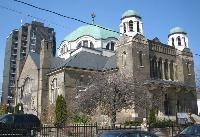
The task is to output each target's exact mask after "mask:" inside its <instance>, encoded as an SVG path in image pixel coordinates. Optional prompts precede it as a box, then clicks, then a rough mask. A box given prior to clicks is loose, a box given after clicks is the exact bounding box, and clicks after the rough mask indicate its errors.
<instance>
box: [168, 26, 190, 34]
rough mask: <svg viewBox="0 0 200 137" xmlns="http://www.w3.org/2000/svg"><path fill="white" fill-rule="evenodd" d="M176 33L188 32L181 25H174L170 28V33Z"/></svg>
mask: <svg viewBox="0 0 200 137" xmlns="http://www.w3.org/2000/svg"><path fill="white" fill-rule="evenodd" d="M175 33H184V34H187V33H186V31H185V30H184V29H183V28H181V27H174V28H172V29H171V30H170V32H169V34H170V35H171V34H175Z"/></svg>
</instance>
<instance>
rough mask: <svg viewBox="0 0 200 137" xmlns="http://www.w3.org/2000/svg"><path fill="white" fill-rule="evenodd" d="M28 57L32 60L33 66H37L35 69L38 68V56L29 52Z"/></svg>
mask: <svg viewBox="0 0 200 137" xmlns="http://www.w3.org/2000/svg"><path fill="white" fill-rule="evenodd" d="M29 55H30V57H31V58H32V60H33V62H34V63H35V65H36V66H37V68H40V55H39V54H38V53H36V52H29Z"/></svg>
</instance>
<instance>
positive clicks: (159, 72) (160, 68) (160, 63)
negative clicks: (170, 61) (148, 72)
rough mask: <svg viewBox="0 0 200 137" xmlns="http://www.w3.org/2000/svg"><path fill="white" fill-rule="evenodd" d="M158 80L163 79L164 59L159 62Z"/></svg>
mask: <svg viewBox="0 0 200 137" xmlns="http://www.w3.org/2000/svg"><path fill="white" fill-rule="evenodd" d="M158 78H159V79H162V58H160V59H159V61H158Z"/></svg>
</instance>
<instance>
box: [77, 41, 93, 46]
mask: <svg viewBox="0 0 200 137" xmlns="http://www.w3.org/2000/svg"><path fill="white" fill-rule="evenodd" d="M80 47H88V48H94V44H93V43H92V42H91V41H89V40H83V41H80V42H79V43H78V45H77V48H80Z"/></svg>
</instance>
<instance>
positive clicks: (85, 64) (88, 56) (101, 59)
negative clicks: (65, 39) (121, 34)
mask: <svg viewBox="0 0 200 137" xmlns="http://www.w3.org/2000/svg"><path fill="white" fill-rule="evenodd" d="M58 64H59V65H57V66H56V67H55V68H54V69H53V70H52V71H55V70H57V69H59V68H63V67H70V68H79V69H87V70H97V71H103V70H108V69H113V68H116V67H117V65H116V57H115V55H114V56H112V57H105V56H102V55H97V54H94V53H90V52H87V51H81V52H79V53H77V54H76V55H74V56H71V57H70V58H68V59H66V60H65V61H63V62H60V63H58Z"/></svg>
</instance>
